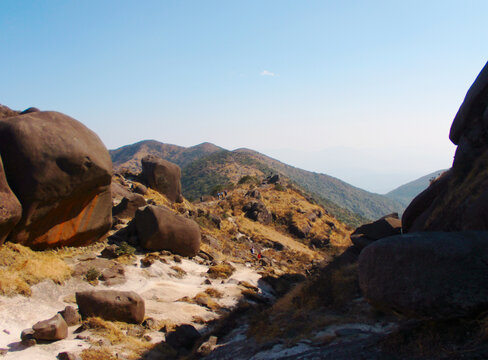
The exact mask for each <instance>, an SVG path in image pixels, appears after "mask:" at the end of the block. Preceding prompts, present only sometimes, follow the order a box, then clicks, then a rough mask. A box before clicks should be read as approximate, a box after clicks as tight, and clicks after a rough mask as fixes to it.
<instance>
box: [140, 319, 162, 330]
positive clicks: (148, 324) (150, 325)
mask: <svg viewBox="0 0 488 360" xmlns="http://www.w3.org/2000/svg"><path fill="white" fill-rule="evenodd" d="M157 325H158V323H157V321H156V320H155V319H154V318H152V317H149V318H147V319H145V320H144V321H143V322H142V326H144V328H145V329H148V330H151V329H155V328H156V326H157Z"/></svg>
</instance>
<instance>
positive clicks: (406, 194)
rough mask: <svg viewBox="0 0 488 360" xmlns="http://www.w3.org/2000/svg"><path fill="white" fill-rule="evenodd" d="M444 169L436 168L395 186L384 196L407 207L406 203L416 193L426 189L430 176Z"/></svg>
mask: <svg viewBox="0 0 488 360" xmlns="http://www.w3.org/2000/svg"><path fill="white" fill-rule="evenodd" d="M446 170H447V169H444V170H438V171H434V172H433V173H431V174H428V175H425V176H422V177H421V178H418V179H416V180H414V181H411V182H409V183H406V184H404V185H402V186H399V187H397V188H396V189H394V190H392V191H390V192H388V193H387V194H385V196H387V197H389V198H390V199H393V200H396V201H398V202H399V203H401V204H402V205H404V206H405V207H407V206H408V204H410V202H411V201H412V200H413V199H414V198H415V197H416V196H417V195H418V194H420V193H421V192H422V191H424V190H425V189H427V187H428V186H429V182H430V180H431V179H432V178H436V177H437V176H439V175H440V174H442V173H443V172H444V171H446Z"/></svg>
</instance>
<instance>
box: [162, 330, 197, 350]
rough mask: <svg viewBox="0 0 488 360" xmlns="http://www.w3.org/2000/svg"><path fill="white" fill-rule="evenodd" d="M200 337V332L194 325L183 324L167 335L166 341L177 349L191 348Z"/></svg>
mask: <svg viewBox="0 0 488 360" xmlns="http://www.w3.org/2000/svg"><path fill="white" fill-rule="evenodd" d="M199 338H200V333H199V332H198V330H197V329H195V327H194V326H193V325H189V324H183V325H180V326H177V327H176V328H175V330H174V331H172V332H171V333H169V334H168V335H167V336H166V343H168V344H169V345H170V346H171V347H172V348H174V349H176V350H178V349H180V348H185V349H188V350H189V349H191V348H192V347H193V345H195V342H196V341H197V340H198V339H199Z"/></svg>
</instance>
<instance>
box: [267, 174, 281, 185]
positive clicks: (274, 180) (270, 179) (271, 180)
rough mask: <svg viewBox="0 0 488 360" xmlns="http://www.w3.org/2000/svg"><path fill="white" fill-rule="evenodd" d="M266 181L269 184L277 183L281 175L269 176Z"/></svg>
mask: <svg viewBox="0 0 488 360" xmlns="http://www.w3.org/2000/svg"><path fill="white" fill-rule="evenodd" d="M264 181H265V182H266V183H268V184H276V183H278V182H279V181H280V176H279V175H278V174H275V175H272V176H268V177H267V178H266V179H265V180H264Z"/></svg>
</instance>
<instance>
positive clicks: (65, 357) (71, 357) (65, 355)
mask: <svg viewBox="0 0 488 360" xmlns="http://www.w3.org/2000/svg"><path fill="white" fill-rule="evenodd" d="M57 358H58V359H59V360H81V358H80V357H79V356H78V355H76V354H73V353H70V352H67V351H63V352H60V353H59V354H58V356H57Z"/></svg>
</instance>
